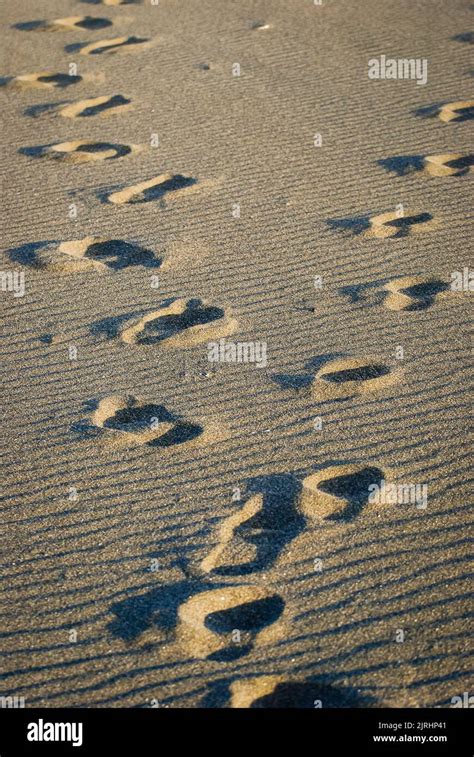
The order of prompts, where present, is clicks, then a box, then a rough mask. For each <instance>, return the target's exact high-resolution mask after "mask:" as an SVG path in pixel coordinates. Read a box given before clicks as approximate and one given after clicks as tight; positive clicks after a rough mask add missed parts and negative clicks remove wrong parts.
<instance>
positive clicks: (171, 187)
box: [133, 174, 197, 203]
mask: <svg viewBox="0 0 474 757" xmlns="http://www.w3.org/2000/svg"><path fill="white" fill-rule="evenodd" d="M196 183H197V179H194V178H193V177H192V176H182V175H181V174H176V176H173V177H172V178H171V179H167V181H163V182H161V184H158V185H157V186H156V187H149V189H145V190H144V191H143V193H142V196H141V197H139V198H137V199H133V202H136V203H139V202H152V201H153V200H160V199H162V198H163V197H164V196H165V194H166V193H167V192H174V191H176V190H178V189H184V188H185V187H190V186H192V185H193V184H196Z"/></svg>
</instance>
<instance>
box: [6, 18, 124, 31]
mask: <svg viewBox="0 0 474 757" xmlns="http://www.w3.org/2000/svg"><path fill="white" fill-rule="evenodd" d="M107 26H112V21H110V20H109V19H108V18H96V17H95V16H69V17H68V18H56V19H54V21H26V22H24V23H20V24H14V28H15V29H20V30H21V31H39V32H65V31H74V30H77V29H84V30H85V31H95V30H96V29H105V28H106V27H107Z"/></svg>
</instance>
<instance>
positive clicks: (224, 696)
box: [201, 677, 375, 709]
mask: <svg viewBox="0 0 474 757" xmlns="http://www.w3.org/2000/svg"><path fill="white" fill-rule="evenodd" d="M246 684H247V685H248V687H249V689H250V692H249V693H250V696H251V688H252V687H255V689H256V693H255V699H253V700H251V701H250V703H249V704H248V707H250V708H252V709H257V708H258V709H260V708H261V709H263V708H265V709H286V708H297V709H314V708H315V707H323V708H325V709H327V708H337V709H339V708H348V707H350V708H356V707H370V706H372V705H373V704H375V700H374V698H373V697H371V696H368V695H365V694H361V693H360V692H358V691H357V690H356V689H353V688H351V687H348V686H334V685H332V684H330V683H328V682H327V681H326V680H323V679H317V678H315V679H312V678H311V679H307V680H305V681H281V682H279V683H276V685H275V688H274V689H273V691H272V692H271V693H270V694H264V695H261V696H259V694H258V693H257V692H258V685H259V678H258V677H256V678H255V679H251V678H249V679H234V680H231V679H221V680H219V681H216V682H213V683H212V684H210V691H209V693H208V694H207V696H206V697H205V698H204V700H203V701H202V702H201V706H202V707H209V708H214V707H226V706H227V707H228V706H229V705H232V685H234V686H236V687H238V686H239V685H240V686H241V687H242V686H245V685H246ZM319 703H320V704H319ZM237 706H238V704H237Z"/></svg>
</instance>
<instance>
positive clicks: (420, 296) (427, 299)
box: [400, 281, 450, 310]
mask: <svg viewBox="0 0 474 757" xmlns="http://www.w3.org/2000/svg"><path fill="white" fill-rule="evenodd" d="M449 288H450V287H449V284H447V283H446V282H445V281H427V282H425V283H423V284H414V285H413V286H410V287H407V288H406V289H400V293H401V294H406V295H407V296H408V297H413V299H414V302H413V303H412V304H410V305H408V306H407V307H406V308H405V310H426V309H427V308H429V307H430V306H431V305H433V303H434V301H435V298H436V295H438V294H440V292H445V291H446V290H448V289H449Z"/></svg>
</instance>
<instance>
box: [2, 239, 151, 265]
mask: <svg viewBox="0 0 474 757" xmlns="http://www.w3.org/2000/svg"><path fill="white" fill-rule="evenodd" d="M9 254H10V257H11V259H12V260H13V261H14V262H17V263H21V264H22V265H27V266H31V267H32V268H39V269H43V270H46V271H49V272H51V273H56V274H72V273H82V272H83V271H98V272H100V273H104V272H106V271H108V270H112V271H118V270H120V269H122V268H127V267H128V266H138V265H142V266H144V267H145V268H158V267H159V266H160V265H161V260H160V259H158V258H155V255H154V253H153V252H152V251H151V250H147V249H145V248H144V247H140V246H139V245H138V244H133V243H131V242H126V241H124V240H123V239H103V238H101V237H85V238H84V239H76V240H73V241H70V242H62V243H61V244H59V245H57V243H54V246H53V243H51V242H36V243H33V244H26V245H23V246H22V247H19V248H16V249H13V250H9Z"/></svg>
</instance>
